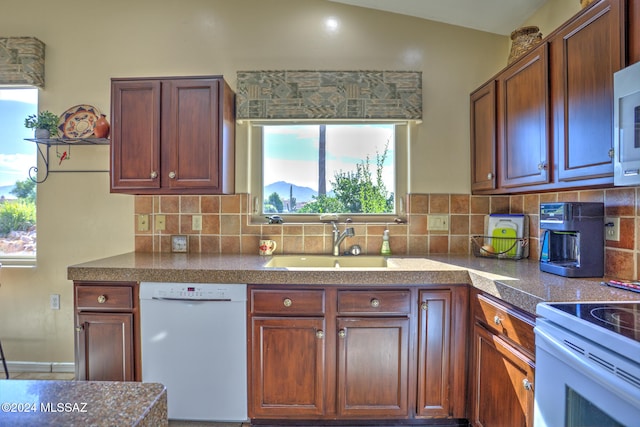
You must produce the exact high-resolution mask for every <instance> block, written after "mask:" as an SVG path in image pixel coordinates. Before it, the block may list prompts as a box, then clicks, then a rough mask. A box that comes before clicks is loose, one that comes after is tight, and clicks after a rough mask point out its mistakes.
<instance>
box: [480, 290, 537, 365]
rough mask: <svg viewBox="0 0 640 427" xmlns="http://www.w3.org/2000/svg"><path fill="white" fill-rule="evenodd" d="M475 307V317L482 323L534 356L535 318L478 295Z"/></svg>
mask: <svg viewBox="0 0 640 427" xmlns="http://www.w3.org/2000/svg"><path fill="white" fill-rule="evenodd" d="M474 305H475V307H474V312H475V317H476V319H477V320H478V321H479V322H480V323H482V324H483V325H485V326H486V327H487V328H488V329H489V330H491V331H493V332H494V333H496V334H498V335H502V336H504V337H506V338H508V339H509V340H511V341H513V342H514V343H515V344H517V345H520V346H521V347H523V348H524V349H526V350H528V351H529V352H531V354H534V352H535V336H534V333H533V326H534V325H535V319H534V318H533V317H531V316H530V315H528V314H526V313H521V312H520V311H519V310H517V309H514V308H511V307H509V306H508V305H506V304H502V303H500V302H498V301H495V300H494V299H491V298H489V297H486V296H484V295H478V296H477V298H475V302H474Z"/></svg>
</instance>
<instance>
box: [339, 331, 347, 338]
mask: <svg viewBox="0 0 640 427" xmlns="http://www.w3.org/2000/svg"><path fill="white" fill-rule="evenodd" d="M338 336H339V337H340V338H344V337H346V336H347V331H346V330H345V329H340V330H339V331H338Z"/></svg>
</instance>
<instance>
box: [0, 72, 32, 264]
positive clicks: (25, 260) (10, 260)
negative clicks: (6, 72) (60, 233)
mask: <svg viewBox="0 0 640 427" xmlns="http://www.w3.org/2000/svg"><path fill="white" fill-rule="evenodd" d="M0 89H9V90H19V89H36V90H38V104H37V105H36V113H35V114H38V112H39V111H40V108H39V101H40V100H39V92H40V90H39V88H38V87H36V86H30V85H21V84H16V85H11V84H2V85H0ZM16 143H25V144H29V142H26V141H18V142H16ZM38 161H39V159H38V154H37V148H36V147H35V143H34V158H33V164H34V165H37V164H38ZM37 187H38V184H37V183H36V200H35V204H36V223H37V218H38V197H37V189H38V188H37ZM36 233H37V232H36ZM36 239H37V237H36ZM37 256H38V248H37V241H36V252H35V255H23V256H11V255H2V254H0V265H2V266H3V267H35V266H36V265H37Z"/></svg>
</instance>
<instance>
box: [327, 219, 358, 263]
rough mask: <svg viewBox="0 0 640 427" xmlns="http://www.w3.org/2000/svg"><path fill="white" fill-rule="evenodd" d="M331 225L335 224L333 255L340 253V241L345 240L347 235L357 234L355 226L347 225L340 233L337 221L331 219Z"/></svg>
mask: <svg viewBox="0 0 640 427" xmlns="http://www.w3.org/2000/svg"><path fill="white" fill-rule="evenodd" d="M331 225H333V232H332V233H333V256H338V255H340V243H342V241H343V240H344V238H345V237H353V236H355V235H356V232H355V230H354V229H353V227H345V229H344V231H343V232H342V234H340V230H338V225H337V224H336V222H335V221H331Z"/></svg>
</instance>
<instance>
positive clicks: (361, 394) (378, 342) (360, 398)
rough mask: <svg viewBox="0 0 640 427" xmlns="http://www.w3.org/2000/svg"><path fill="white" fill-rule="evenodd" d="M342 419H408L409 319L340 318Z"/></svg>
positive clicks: (339, 344)
mask: <svg viewBox="0 0 640 427" xmlns="http://www.w3.org/2000/svg"><path fill="white" fill-rule="evenodd" d="M337 327H338V372H337V375H338V387H337V390H338V416H339V417H355V418H389V417H392V418H406V417H407V416H408V415H409V412H408V399H407V396H408V391H409V389H408V381H409V354H408V353H409V319H408V318H393V317H391V318H339V319H338V322H337Z"/></svg>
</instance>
